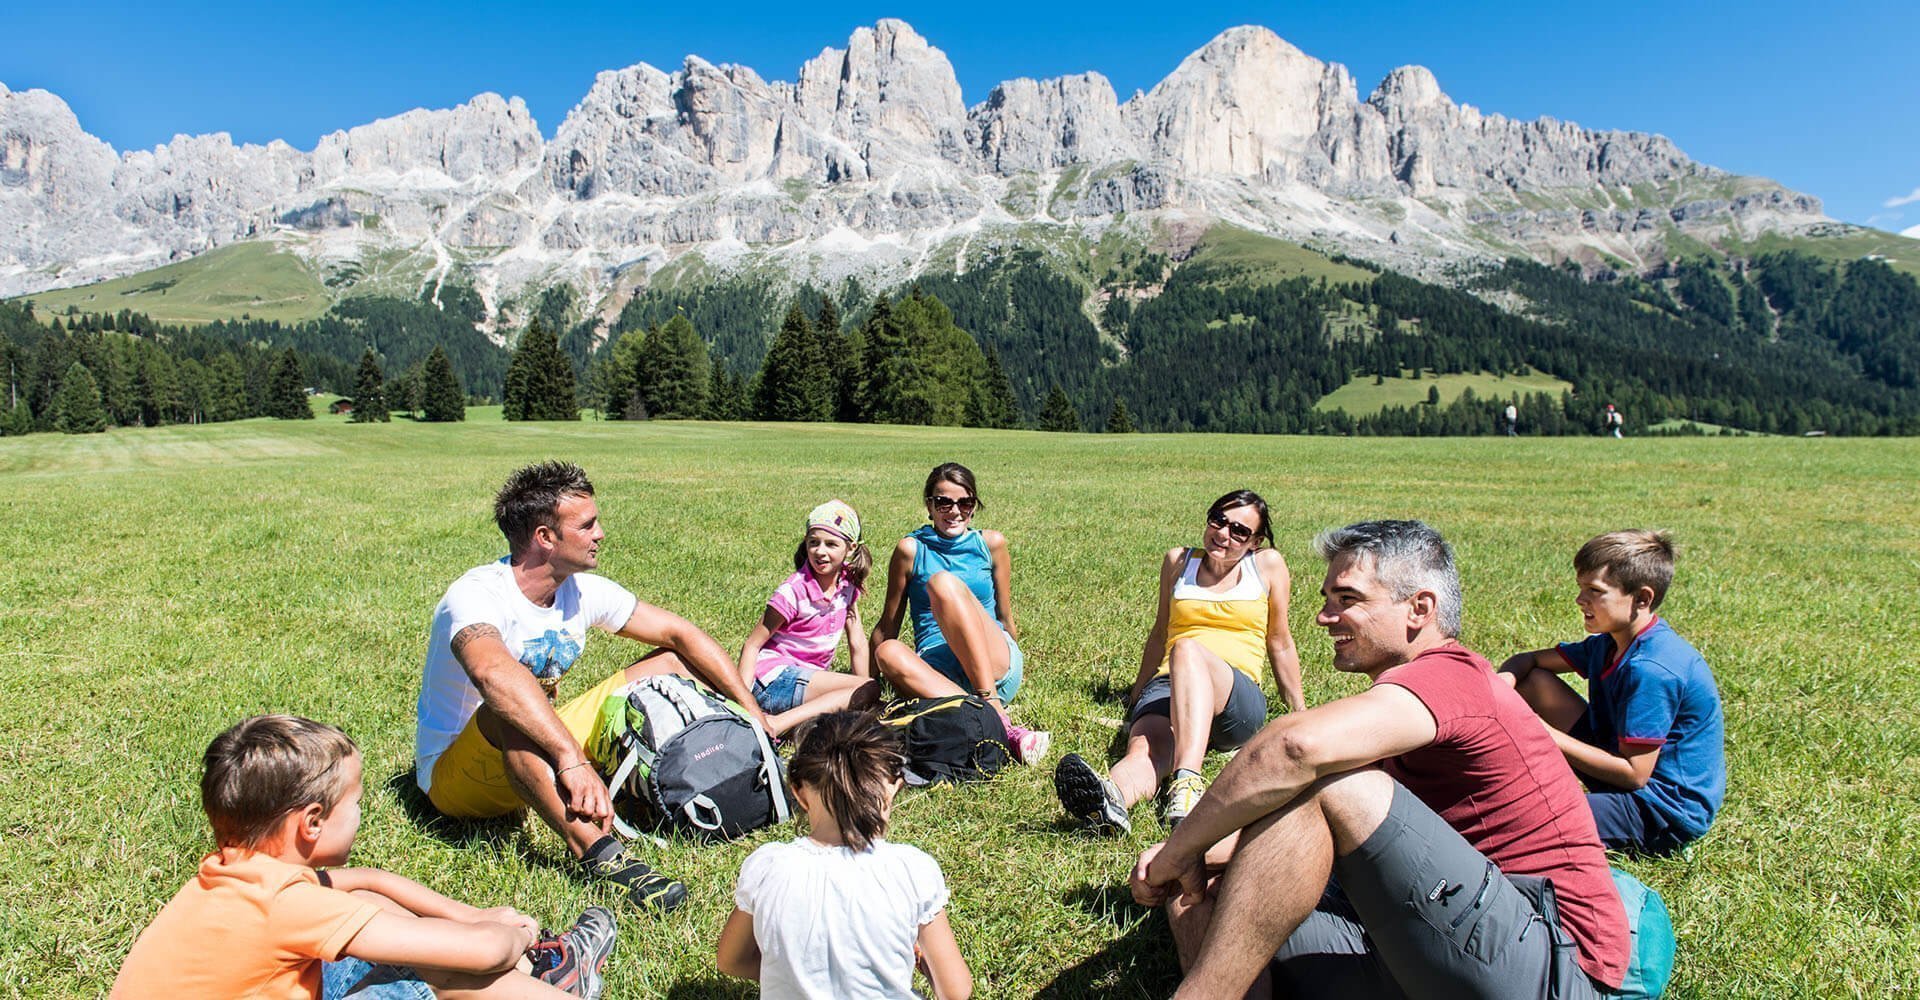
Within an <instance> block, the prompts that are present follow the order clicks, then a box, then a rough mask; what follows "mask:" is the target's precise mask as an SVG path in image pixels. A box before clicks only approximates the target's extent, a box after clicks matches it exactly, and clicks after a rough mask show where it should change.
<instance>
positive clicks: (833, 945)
mask: <svg viewBox="0 0 1920 1000" xmlns="http://www.w3.org/2000/svg"><path fill="white" fill-rule="evenodd" d="M903 754H904V747H903V746H902V745H901V742H900V737H899V735H898V733H897V731H895V730H894V729H892V728H890V727H888V726H884V725H881V724H880V722H879V721H878V720H877V719H876V718H875V717H874V716H873V714H872V713H870V712H833V713H830V714H827V715H823V716H820V717H819V718H817V719H815V720H814V721H813V722H812V723H810V724H808V725H806V726H805V727H803V728H802V729H801V730H800V746H799V748H798V749H796V750H795V751H794V754H793V761H792V763H790V764H788V765H787V777H788V780H789V781H790V782H791V783H792V785H793V794H794V797H795V798H797V799H799V800H800V805H801V808H803V809H805V810H806V814H807V825H808V832H807V835H806V836H804V837H796V838H794V839H793V840H791V841H786V842H783V843H773V844H765V845H763V846H761V847H760V848H758V849H756V850H755V851H754V852H753V853H752V854H750V855H748V856H747V860H746V863H745V864H743V865H741V866H740V881H739V883H738V885H737V886H736V888H735V889H734V893H733V901H734V911H733V915H732V916H730V917H728V918H727V923H726V926H725V927H723V928H722V929H721V931H720V945H719V947H718V949H717V952H718V954H717V956H716V964H717V966H718V967H719V969H720V971H721V972H724V973H726V974H727V975H730V976H739V977H740V978H742V979H753V980H758V981H759V983H760V991H761V992H760V995H761V996H763V997H767V998H770V1000H785V998H805V1000H814V998H818V1000H866V998H873V1000H892V998H896V997H912V996H915V995H916V994H915V993H914V992H913V972H914V967H915V966H916V965H918V966H919V967H920V968H921V969H923V970H925V972H926V973H927V978H928V979H929V980H931V981H932V983H933V995H934V996H935V997H936V998H938V1000H966V998H967V997H968V996H970V995H972V993H973V974H972V973H971V972H970V971H969V970H968V969H967V961H966V959H965V958H964V957H962V956H961V954H960V945H959V943H958V942H957V941H955V940H954V936H953V925H952V924H951V923H949V922H948V920H947V898H948V894H947V882H946V877H945V876H944V875H942V874H941V872H940V864H939V862H936V861H934V860H933V859H932V858H930V857H928V856H927V855H926V853H925V852H923V851H921V850H920V849H919V848H915V847H909V846H908V845H906V844H897V843H893V842H892V841H889V840H886V839H884V838H885V834H886V832H887V820H888V818H889V817H890V816H891V815H892V813H893V799H894V796H895V795H896V794H898V793H899V791H900V787H901V785H902V784H903V783H904V782H905V778H904V777H903V774H902V771H901V762H902V760H904V757H903Z"/></svg>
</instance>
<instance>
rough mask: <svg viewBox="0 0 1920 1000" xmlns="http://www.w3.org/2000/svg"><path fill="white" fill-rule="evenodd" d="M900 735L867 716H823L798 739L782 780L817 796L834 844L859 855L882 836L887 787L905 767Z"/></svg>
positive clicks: (830, 713)
mask: <svg viewBox="0 0 1920 1000" xmlns="http://www.w3.org/2000/svg"><path fill="white" fill-rule="evenodd" d="M904 751H905V747H904V745H903V743H902V741H901V738H900V734H899V733H898V732H896V731H895V730H894V729H893V728H892V727H891V726H887V725H884V724H882V723H881V722H880V718H879V716H877V715H875V714H874V713H872V712H828V713H827V714H825V715H822V716H820V717H819V718H817V719H815V720H813V722H812V723H810V724H809V725H808V726H807V727H806V729H804V730H802V731H801V733H800V746H799V748H798V749H796V750H794V752H793V760H792V761H791V762H789V763H788V764H787V777H788V778H789V779H790V780H792V782H793V783H794V784H796V785H805V786H807V787H808V788H811V789H813V790H814V791H815V792H817V793H819V795H820V800H821V802H822V803H823V804H824V805H825V806H826V807H827V811H829V812H831V813H833V819H834V822H835V823H837V824H838V825H839V827H840V839H841V840H842V841H844V842H845V843H846V845H847V846H848V847H851V848H853V849H854V850H856V851H864V850H866V849H867V848H868V847H870V846H872V844H873V842H874V841H875V840H876V839H878V838H879V837H880V836H881V835H882V834H884V833H886V832H887V809H886V804H887V786H889V785H891V784H893V783H894V782H896V781H899V780H900V774H901V768H902V767H903V766H904V763H905V761H906V755H905V752H904Z"/></svg>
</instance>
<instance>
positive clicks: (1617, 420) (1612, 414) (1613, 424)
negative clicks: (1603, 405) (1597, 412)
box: [1607, 403, 1627, 438]
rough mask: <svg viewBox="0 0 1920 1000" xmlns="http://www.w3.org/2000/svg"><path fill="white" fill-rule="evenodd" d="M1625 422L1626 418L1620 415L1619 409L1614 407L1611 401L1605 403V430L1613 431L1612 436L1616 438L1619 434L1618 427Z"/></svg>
mask: <svg viewBox="0 0 1920 1000" xmlns="http://www.w3.org/2000/svg"><path fill="white" fill-rule="evenodd" d="M1626 422H1627V418H1626V417H1624V416H1622V415H1621V414H1620V411H1619V410H1616V409H1614V408H1613V404H1612V403H1608V404H1607V430H1609V431H1611V432H1612V433H1613V436H1614V437H1616V438H1617V437H1619V436H1620V428H1621V427H1622V426H1623V425H1625V424H1626Z"/></svg>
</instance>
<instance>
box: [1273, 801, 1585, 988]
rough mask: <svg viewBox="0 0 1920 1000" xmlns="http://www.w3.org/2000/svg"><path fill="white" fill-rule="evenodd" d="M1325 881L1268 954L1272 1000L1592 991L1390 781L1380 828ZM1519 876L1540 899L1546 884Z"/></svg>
mask: <svg viewBox="0 0 1920 1000" xmlns="http://www.w3.org/2000/svg"><path fill="white" fill-rule="evenodd" d="M1333 874H1334V883H1333V884H1331V885H1329V886H1328V888H1327V892H1326V893H1325V894H1324V895H1323V896H1321V898H1320V905H1319V906H1318V907H1317V908H1316V909H1315V910H1314V911H1313V912H1312V913H1310V914H1308V915H1307V919H1306V922H1305V923H1302V924H1301V925H1300V927H1299V929H1298V930H1296V931H1294V932H1293V936H1292V937H1290V938H1288V939H1287V943H1286V944H1284V945H1282V946H1281V947H1280V951H1279V953H1277V954H1276V955H1275V956H1274V958H1273V963H1272V965H1271V970H1272V973H1273V995H1274V996H1276V997H1342V998H1344V997H1407V998H1421V1000H1455V998H1460V1000H1468V998H1471V1000H1528V998H1538V1000H1589V998H1595V997H1598V996H1599V993H1598V992H1597V991H1596V990H1595V988H1594V985H1593V981H1592V980H1590V979H1588V978H1587V975H1586V973H1585V972H1583V971H1581V969H1580V967H1579V965H1578V964H1576V962H1575V958H1574V944H1573V941H1572V939H1570V938H1568V937H1567V936H1566V934H1565V933H1564V932H1562V931H1561V930H1560V928H1559V927H1558V926H1555V925H1553V924H1552V923H1550V922H1549V921H1547V920H1546V919H1544V918H1543V917H1541V915H1540V911H1539V909H1536V904H1535V902H1534V900H1533V899H1532V898H1530V896H1529V894H1528V893H1527V892H1523V891H1522V889H1521V888H1520V886H1518V885H1516V884H1515V883H1514V881H1512V880H1509V879H1508V877H1507V876H1506V875H1503V874H1501V872H1500V869H1499V868H1497V867H1495V866H1494V864H1493V862H1491V861H1488V860H1487V859H1486V857H1485V856H1484V855H1482V854H1481V853H1480V852H1479V851H1476V850H1474V849H1473V847H1472V845H1470V844H1468V843H1467V842H1466V840H1465V839H1464V838H1462V837H1461V836H1460V834H1459V833H1458V832H1456V831H1455V830H1454V829H1453V828H1452V827H1450V826H1448V825H1447V823H1446V821H1445V820H1443V819H1441V818H1440V817H1439V815H1437V814H1436V813H1434V811H1433V810H1431V809H1429V808H1427V806H1426V804H1425V803H1423V802H1421V801H1420V800H1419V798H1417V797H1416V796H1415V795H1414V794H1413V793H1412V792H1409V791H1407V789H1406V788H1404V787H1402V786H1401V785H1399V784H1398V783H1396V784H1395V785H1394V790H1393V806H1392V807H1391V808H1390V809H1389V810H1388V812H1387V818H1386V819H1385V820H1383V821H1382V822H1381V823H1380V828H1379V829H1377V830H1375V831H1374V832H1373V835H1372V836H1370V837H1368V838H1367V841H1366V843H1364V844H1361V845H1360V846H1359V847H1358V848H1356V849H1355V850H1354V851H1353V853H1351V854H1348V855H1346V856H1345V857H1341V858H1336V859H1335V860H1334V865H1333ZM1522 881H1523V883H1524V884H1525V885H1527V887H1528V888H1529V889H1530V890H1535V892H1534V895H1536V896H1537V895H1538V889H1539V886H1540V883H1541V882H1542V881H1543V880H1539V879H1534V880H1522ZM1548 891H1549V892H1550V890H1548ZM1547 908H1550V907H1547Z"/></svg>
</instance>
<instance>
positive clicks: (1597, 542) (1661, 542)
mask: <svg viewBox="0 0 1920 1000" xmlns="http://www.w3.org/2000/svg"><path fill="white" fill-rule="evenodd" d="M1598 570H1606V571H1607V582H1609V583H1611V584H1613V585H1614V586H1615V587H1618V588H1620V590H1621V591H1623V592H1625V593H1628V594H1631V593H1633V592H1635V591H1637V590H1639V589H1640V588H1641V587H1649V588H1652V590H1653V604H1652V605H1650V606H1649V608H1648V610H1650V611H1651V610H1658V609H1659V607H1660V602H1661V601H1664V600H1666V598H1667V588H1668V587H1669V586H1672V585H1673V538H1672V537H1671V536H1670V535H1668V534H1667V533H1666V532H1664V531H1656V530H1653V529H1651V528H1628V529H1626V530H1624V531H1609V532H1607V533H1606V534H1604V535H1596V536H1595V537H1593V538H1592V539H1589V540H1588V541H1587V544H1585V545H1582V546H1580V551H1579V552H1576V553H1574V556H1573V571H1574V572H1575V573H1577V574H1581V575H1585V574H1587V573H1593V572H1596V571H1598Z"/></svg>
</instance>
